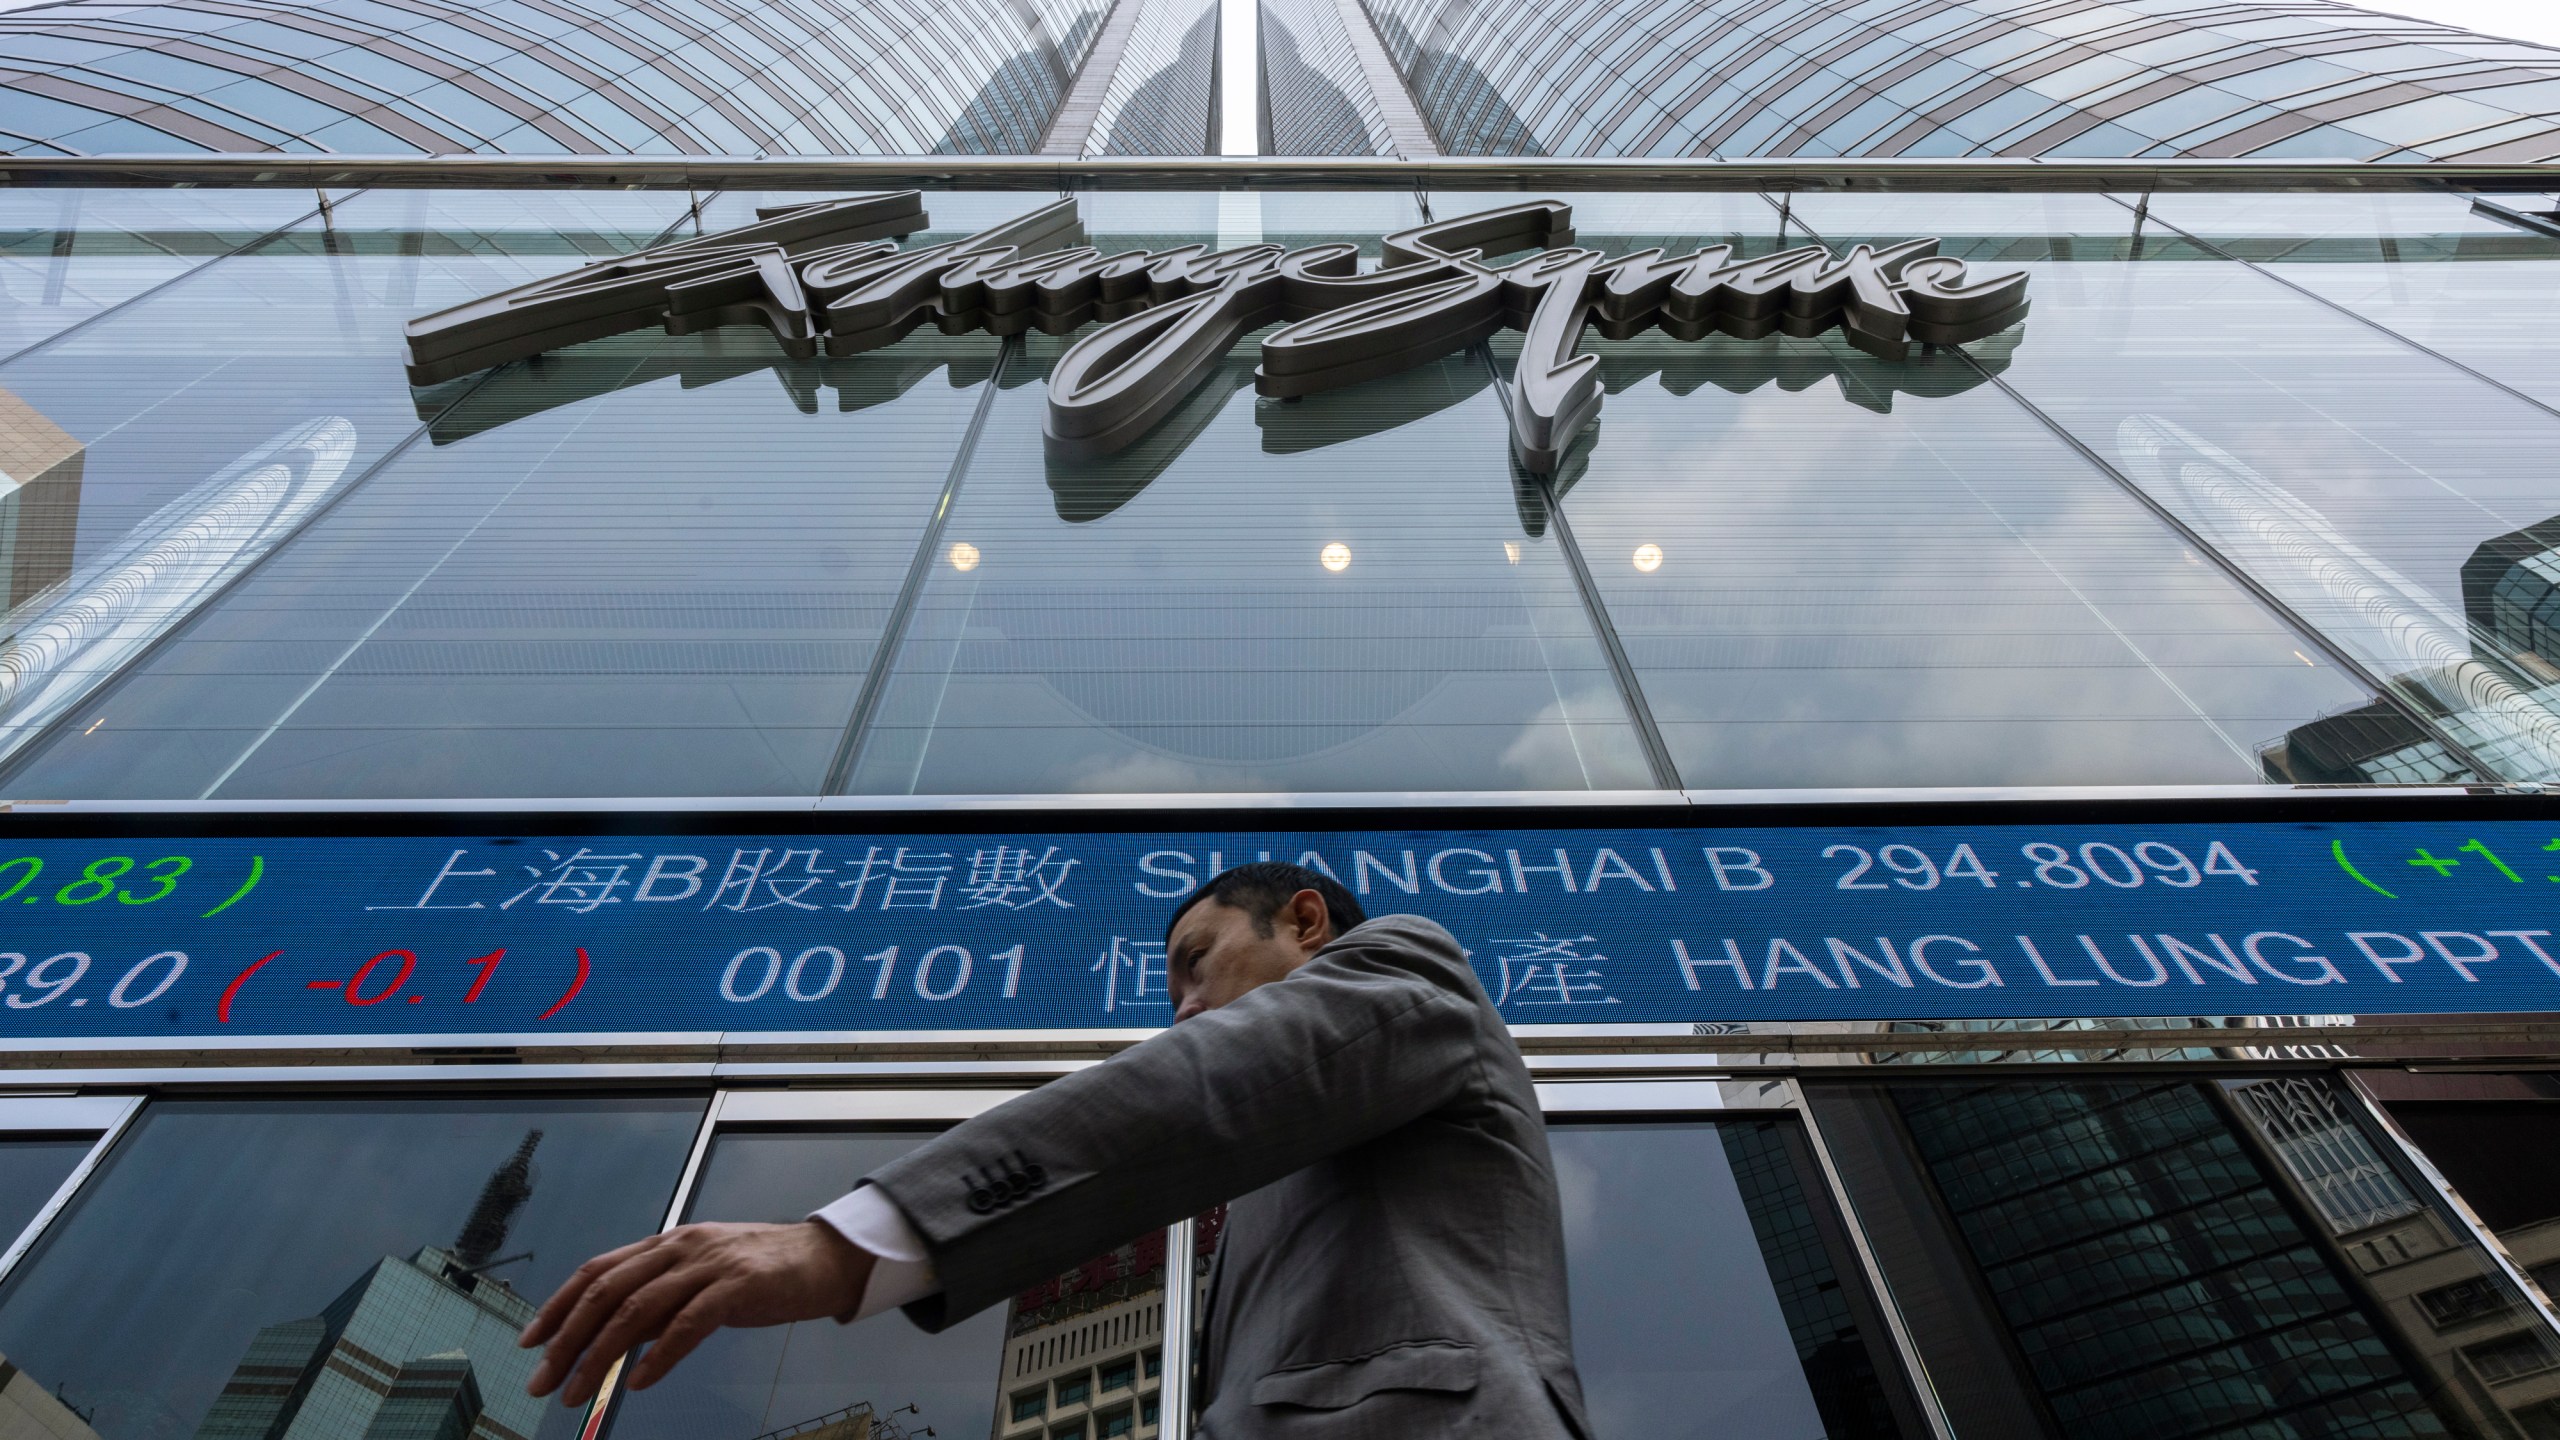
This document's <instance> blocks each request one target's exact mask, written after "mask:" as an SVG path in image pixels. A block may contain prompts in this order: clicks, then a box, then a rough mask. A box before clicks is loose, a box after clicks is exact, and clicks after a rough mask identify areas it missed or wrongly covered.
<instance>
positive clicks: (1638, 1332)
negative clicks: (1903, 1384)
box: [1548, 1120, 1924, 1440]
mask: <svg viewBox="0 0 2560 1440" xmlns="http://www.w3.org/2000/svg"><path fill="white" fill-rule="evenodd" d="M1548 1138H1549V1142H1550V1143H1551V1144H1552V1145H1553V1147H1554V1150H1555V1160H1556V1183H1557V1187H1558V1189H1559V1190H1560V1191H1561V1193H1562V1197H1563V1201H1564V1224H1565V1254H1566V1257H1567V1261H1568V1263H1569V1264H1570V1266H1571V1279H1572V1294H1573V1346H1574V1354H1575V1357H1576V1365H1577V1368H1578V1369H1579V1370H1580V1372H1581V1375H1582V1391H1583V1396H1584V1399H1585V1400H1586V1402H1587V1403H1588V1405H1589V1409H1590V1416H1591V1423H1592V1428H1593V1429H1594V1431H1595V1432H1596V1433H1597V1440H1688V1437H1700V1440H1704V1437H1707V1436H1717V1435H1767V1436H1779V1435H1785V1436H1826V1437H1829V1440H1870V1437H1872V1440H1886V1437H1893V1436H1902V1435H1917V1434H1921V1433H1924V1432H1923V1431H1922V1430H1920V1429H1919V1428H1918V1427H1917V1425H1916V1423H1915V1421H1914V1420H1913V1419H1912V1418H1910V1412H1909V1408H1908V1401H1907V1400H1906V1399H1904V1398H1903V1396H1902V1394H1901V1392H1900V1384H1899V1381H1898V1380H1895V1381H1890V1382H1889V1381H1888V1380H1886V1379H1885V1378H1884V1377H1883V1375H1882V1374H1880V1373H1879V1367H1880V1366H1889V1365H1890V1363H1891V1362H1890V1361H1889V1360H1886V1359H1885V1358H1884V1355H1885V1353H1886V1352H1884V1351H1882V1350H1881V1349H1879V1348H1877V1347H1878V1346H1879V1345H1881V1343H1882V1336H1881V1335H1880V1334H1879V1333H1878V1322H1877V1320H1876V1319H1875V1316H1874V1312H1873V1309H1872V1304H1871V1302H1870V1300H1869V1299H1868V1298H1867V1296H1866V1295H1865V1293H1864V1288H1863V1287H1862V1286H1859V1285H1857V1284H1856V1283H1855V1282H1854V1281H1852V1280H1849V1279H1847V1278H1846V1277H1845V1275H1844V1272H1843V1270H1842V1269H1841V1265H1840V1261H1839V1260H1838V1259H1835V1257H1834V1254H1833V1252H1832V1248H1831V1245H1830V1244H1829V1243H1826V1241H1827V1239H1836V1237H1837V1235H1838V1231H1837V1228H1836V1226H1835V1225H1833V1224H1831V1223H1829V1218H1830V1217H1828V1216H1827V1215H1824V1216H1822V1217H1819V1218H1817V1216H1816V1213H1815V1210H1814V1205H1815V1203H1816V1202H1815V1201H1814V1200H1813V1198H1812V1197H1811V1195H1810V1194H1808V1192H1807V1189H1806V1178H1805V1177H1806V1174H1807V1169H1806V1165H1805V1163H1804V1161H1803V1160H1802V1159H1801V1158H1800V1156H1801V1154H1802V1140H1801V1137H1800V1136H1798V1135H1797V1134H1796V1132H1795V1129H1794V1126H1793V1124H1792V1123H1791V1122H1784V1121H1776V1120H1730V1121H1726V1120H1720V1121H1717V1122H1715V1123H1713V1124H1688V1125H1667V1124H1644V1125H1637V1124H1628V1125H1559V1126H1557V1127H1555V1128H1554V1130H1553V1131H1552V1132H1551V1133H1550V1135H1549V1137H1548ZM1826 1232H1829V1235H1828V1236H1826Z"/></svg>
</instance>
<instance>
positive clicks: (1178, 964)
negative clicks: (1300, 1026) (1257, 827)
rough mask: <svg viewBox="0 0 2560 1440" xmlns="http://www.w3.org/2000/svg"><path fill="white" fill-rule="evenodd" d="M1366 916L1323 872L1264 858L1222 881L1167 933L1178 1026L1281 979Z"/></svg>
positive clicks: (1199, 895) (1203, 892) (1188, 904)
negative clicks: (1201, 1013)
mask: <svg viewBox="0 0 2560 1440" xmlns="http://www.w3.org/2000/svg"><path fill="white" fill-rule="evenodd" d="M1368 918H1369V917H1368V915H1367V914H1366V913H1364V912H1363V911H1362V910H1361V909H1360V902H1359V901H1357V900H1355V899H1353V898H1351V892H1350V891H1349V890H1346V889H1344V888H1343V886H1342V882H1341V881H1339V880H1336V879H1333V878H1332V877H1330V876H1328V875H1325V874H1323V873H1322V872H1320V871H1315V870H1308V869H1303V868H1301V867H1299V866H1296V865H1290V864H1286V863H1284V862H1281V861H1278V860H1264V861H1260V862H1257V863H1255V864H1251V865H1238V866H1237V867H1235V868H1234V869H1232V870H1229V871H1226V872H1225V873H1223V874H1220V875H1218V876H1216V877H1215V878H1213V879H1211V880H1210V881H1209V883H1208V884H1206V885H1203V886H1201V887H1200V888H1199V889H1198V890H1196V891H1194V892H1193V893H1192V895H1191V898H1189V899H1187V900H1185V901H1183V902H1182V904H1181V905H1180V906H1179V907H1178V908H1176V909H1175V910H1174V912H1173V923H1171V924H1169V925H1167V926H1166V927H1165V931H1164V956H1165V982H1166V985H1167V987H1168V988H1169V989H1171V991H1172V992H1173V1018H1174V1020H1175V1022H1176V1023H1177V1024H1178V1023H1180V1022H1181V1021H1184V1020H1188V1019H1190V1018H1191V1017H1192V1016H1194V1015H1197V1014H1199V1013H1200V1012H1202V1011H1204V1010H1215V1009H1217V1008H1218V1007H1219V1006H1221V1005H1224V1004H1226V1003H1227V1002H1229V1001H1231V1000H1233V999H1235V998H1236V997H1237V996H1239V995H1242V994H1244V993H1245V992H1246V991H1248V990H1252V989H1255V988H1257V987H1259V986H1263V985H1268V984H1270V983H1271V982H1272V981H1274V980H1277V979H1280V978H1281V977H1283V976H1285V975H1287V974H1288V973H1289V972H1290V971H1292V970H1295V969H1297V968H1298V967H1299V966H1301V965H1304V964H1306V963H1307V961H1308V960H1309V959H1311V958H1313V957H1314V955H1315V953H1316V952H1317V951H1318V950H1321V949H1323V948H1324V947H1325V945H1326V943H1327V942H1329V941H1331V940H1332V939H1333V938H1334V937H1335V936H1337V935H1340V934H1341V933H1342V932H1344V931H1346V930H1349V929H1350V928H1351V927H1353V926H1355V925H1358V924H1359V923H1360V922H1362V921H1363V920H1366V919H1368Z"/></svg>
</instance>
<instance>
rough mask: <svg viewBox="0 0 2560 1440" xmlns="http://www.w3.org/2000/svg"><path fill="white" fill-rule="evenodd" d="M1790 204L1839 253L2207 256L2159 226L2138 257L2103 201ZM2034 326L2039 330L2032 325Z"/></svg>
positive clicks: (2124, 217)
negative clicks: (1906, 247)
mask: <svg viewBox="0 0 2560 1440" xmlns="http://www.w3.org/2000/svg"><path fill="white" fill-rule="evenodd" d="M2116 153H2122V152H2116ZM1789 203H1790V204H1791V205H1792V207H1793V210H1794V215H1795V219H1796V221H1797V223H1798V224H1799V225H1801V226H1803V227H1806V228H1808V229H1810V230H1811V231H1812V232H1813V233H1815V234H1817V235H1820V236H1821V237H1822V239H1823V242H1824V243H1826V244H1828V245H1831V246H1832V247H1834V248H1846V247H1847V246H1850V245H1857V244H1868V245H1876V246H1886V245H1899V244H1901V243H1902V242H1903V241H1905V240H1914V239H1919V238H1922V237H1926V236H1935V237H1937V239H1938V253H1940V254H1942V255H1955V256H1959V257H1961V258H1963V259H1966V260H1971V261H1975V262H1979V263H1985V264H1988V263H1989V262H1993V261H2022V260H2123V259H2129V258H2134V257H2135V256H2137V255H2139V256H2140V257H2141V258H2144V259H2153V260H2158V259H2168V258H2173V257H2174V258H2178V259H2188V260H2193V259H2201V258H2204V256H2205V255H2206V252H2205V251H2204V250H2203V249H2201V248H2199V247H2197V246H2195V245H2191V244H2188V243H2187V242H2185V241H2182V240H2180V239H2178V238H2177V237H2176V236H2174V235H2172V234H2170V233H2169V232H2168V231H2166V230H2164V229H2162V228H2161V227H2160V226H2158V225H2152V226H2149V227H2148V228H2147V229H2146V230H2145V231H2144V232H2143V233H2144V235H2145V237H2146V238H2145V243H2144V245H2143V246H2142V248H2141V249H2140V250H2139V251H2136V250H2135V248H2134V244H2133V237H2134V229H2135V227H2134V220H2133V210H2132V208H2131V207H2130V206H2126V205H2121V204H2118V203H2117V202H2116V201H2114V200H2112V199H2110V198H2108V197H2107V196H2104V195H1932V196H1929V197H1928V200H1927V203H1925V204H1915V203H1913V201H1912V199H1911V197H1908V196H1895V195H1857V194H1809V195H1797V196H1794V197H1792V198H1791V200H1790V202H1789ZM1797 243H1802V242H1801V240H1799V241H1798V242H1797ZM1998 268H2004V269H2005V268H2007V267H2005V266H2002V267H1998ZM2034 298H2035V295H2034V292H2033V291H2030V292H2029V299H2030V300H2033V299H2034ZM2027 323H2028V326H2029V328H2030V329H2033V328H2034V325H2035V322H2034V321H2033V320H2032V319H2030V320H2029V321H2028V322H2027Z"/></svg>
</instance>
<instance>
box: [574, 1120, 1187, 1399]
mask: <svg viewBox="0 0 2560 1440" xmlns="http://www.w3.org/2000/svg"><path fill="white" fill-rule="evenodd" d="M926 1138H927V1137H926V1136H925V1135H923V1134H921V1133H916V1132H903V1133H901V1132H883V1131H827V1132H818V1131H805V1130H804V1131H788V1132H759V1131H724V1132H722V1133H721V1135H720V1136H719V1137H718V1138H717V1139H716V1140H714V1141H713V1142H712V1146H711V1152H710V1154H709V1155H708V1156H707V1157H705V1159H704V1162H703V1168H702V1178H701V1180H700V1181H699V1182H698V1183H697V1184H696V1186H695V1188H694V1194H693V1197H692V1199H691V1200H689V1201H688V1202H687V1204H686V1212H685V1218H686V1220H688V1221H697V1220H731V1221H790V1220H797V1219H799V1218H800V1217H802V1216H804V1215H806V1214H808V1213H809V1212H810V1211H812V1210H814V1209H816V1208H818V1207H819V1206H821V1205H824V1204H826V1203H827V1202H828V1201H831V1200H833V1199H835V1198H836V1197H837V1196H839V1195H842V1194H843V1193H844V1192H845V1191H847V1190H849V1189H851V1188H852V1187H853V1185H854V1184H855V1182H857V1181H859V1180H860V1179H861V1178H862V1177H863V1176H864V1175H867V1174H869V1173H870V1172H871V1171H873V1170H876V1169H878V1168H880V1167H881V1166H882V1165H885V1164H887V1163H888V1162H889V1161H891V1160H893V1159H895V1158H897V1157H898V1156H900V1155H902V1154H905V1153H906V1152H907V1151H909V1150H911V1149H913V1148H915V1147H916V1146H917V1145H919V1144H921V1143H923V1141H924V1140H925V1139H926ZM1163 1266H1164V1238H1163V1232H1161V1231H1159V1232H1157V1233H1156V1235H1155V1237H1154V1239H1153V1244H1152V1246H1151V1247H1150V1246H1148V1245H1145V1244H1139V1245H1130V1246H1123V1247H1122V1248H1121V1249H1120V1250H1118V1251H1115V1252H1112V1253H1111V1254H1110V1255H1106V1256H1099V1257H1096V1258H1095V1259H1093V1260H1090V1261H1087V1262H1086V1263H1084V1264H1083V1265H1080V1266H1078V1267H1077V1268H1076V1269H1074V1270H1071V1271H1069V1272H1067V1273H1065V1274H1063V1275H1061V1276H1059V1277H1057V1278H1056V1279H1054V1280H1051V1281H1049V1282H1047V1283H1045V1284H1043V1285H1041V1286H1039V1287H1036V1288H1034V1289H1033V1290H1032V1291H1030V1292H1028V1293H1026V1294H1024V1295H1023V1296H1021V1297H1019V1298H1017V1299H1016V1300H1015V1301H1014V1302H1013V1303H1012V1304H1011V1305H1009V1306H1007V1307H1005V1308H1002V1309H988V1310H984V1311H981V1312H980V1313H978V1314H976V1315H974V1316H971V1317H969V1318H968V1319H966V1320H963V1321H962V1322H960V1323H959V1324H957V1325H954V1326H952V1327H951V1328H950V1329H948V1330H945V1331H943V1332H942V1333H940V1334H938V1335H928V1334H926V1333H925V1332H924V1331H922V1330H920V1329H918V1328H916V1327H915V1326H914V1325H912V1324H910V1323H908V1322H907V1321H906V1320H905V1319H904V1318H903V1317H901V1316H895V1315H884V1316H880V1317H877V1318H874V1319H872V1320H869V1321H866V1322H864V1323H863V1324H861V1325H859V1326H854V1327H847V1326H842V1325H837V1324H835V1323H834V1322H832V1321H814V1322H810V1323H807V1324H799V1325H788V1326H780V1327H775V1328H771V1329H763V1330H724V1331H721V1332H719V1333H718V1334H715V1335H714V1336H712V1337H711V1338H710V1339H709V1340H707V1341H705V1342H704V1343H703V1345H702V1348H701V1349H699V1350H697V1351H695V1352H694V1353H693V1354H692V1355H691V1356H689V1357H687V1359H686V1360H685V1362H684V1363H683V1364H682V1365H680V1366H678V1367H677V1368H676V1370H675V1371H674V1372H673V1373H672V1374H670V1375H669V1376H668V1377H667V1378H666V1379H665V1380H664V1381H661V1382H660V1383H659V1384H657V1385H654V1386H652V1387H650V1388H649V1389H648V1390H645V1391H636V1392H626V1393H625V1394H624V1396H623V1397H622V1399H621V1400H620V1401H619V1402H618V1404H617V1405H616V1407H615V1411H614V1415H613V1419H612V1422H611V1428H610V1430H609V1432H608V1433H609V1435H610V1437H611V1440H696V1437H700V1436H730V1437H738V1440H744V1437H747V1436H769V1435H776V1434H780V1433H789V1434H795V1435H825V1436H861V1435H872V1436H879V1437H888V1440H906V1437H910V1436H916V1437H920V1436H921V1435H922V1434H923V1433H924V1432H925V1431H926V1430H927V1429H928V1428H929V1429H930V1430H931V1431H932V1432H933V1433H935V1434H937V1435H942V1436H950V1437H964V1436H965V1437H973V1440H974V1437H976V1436H981V1435H1010V1434H1012V1433H1015V1432H1020V1433H1024V1434H1030V1435H1039V1434H1042V1433H1044V1428H1045V1427H1046V1426H1047V1425H1049V1424H1050V1423H1051V1422H1052V1421H1056V1422H1058V1423H1062V1424H1063V1423H1067V1418H1068V1417H1072V1419H1073V1422H1074V1423H1076V1424H1078V1425H1081V1424H1083V1423H1084V1420H1085V1418H1086V1417H1087V1416H1088V1415H1090V1414H1100V1413H1103V1412H1109V1413H1110V1414H1112V1415H1118V1414H1125V1413H1130V1393H1129V1389H1128V1388H1126V1387H1124V1388H1121V1389H1116V1390H1112V1391H1110V1392H1109V1393H1108V1394H1099V1395H1098V1394H1096V1393H1095V1392H1094V1391H1093V1389H1092V1381H1093V1376H1094V1373H1095V1371H1096V1370H1097V1369H1100V1370H1103V1371H1110V1372H1114V1373H1116V1372H1117V1370H1118V1369H1119V1368H1121V1367H1123V1366H1126V1365H1129V1364H1131V1363H1133V1362H1134V1361H1136V1360H1137V1359H1138V1358H1139V1356H1140V1354H1141V1352H1143V1351H1145V1350H1147V1349H1148V1347H1151V1346H1156V1345H1158V1344H1160V1343H1161V1337H1162V1334H1163V1329H1164V1289H1163V1275H1164V1271H1163ZM1053 1382H1054V1384H1055V1388H1056V1390H1057V1397H1056V1399H1055V1400H1054V1401H1053V1400H1052V1398H1051V1387H1052V1384H1053ZM1140 1383H1141V1384H1142V1385H1143V1389H1144V1391H1145V1393H1146V1394H1147V1395H1148V1396H1149V1397H1150V1398H1152V1396H1153V1395H1154V1393H1155V1390H1156V1382H1155V1381H1154V1380H1152V1379H1150V1380H1147V1381H1144V1382H1140ZM1076 1385H1082V1386H1083V1387H1084V1389H1083V1392H1082V1393H1081V1394H1077V1395H1075V1396H1074V1397H1073V1398H1072V1399H1070V1398H1069V1397H1068V1392H1069V1391H1070V1390H1071V1389H1072V1388H1073V1387H1074V1386H1076ZM909 1407H913V1408H912V1409H911V1408H909ZM829 1427H840V1428H829Z"/></svg>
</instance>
